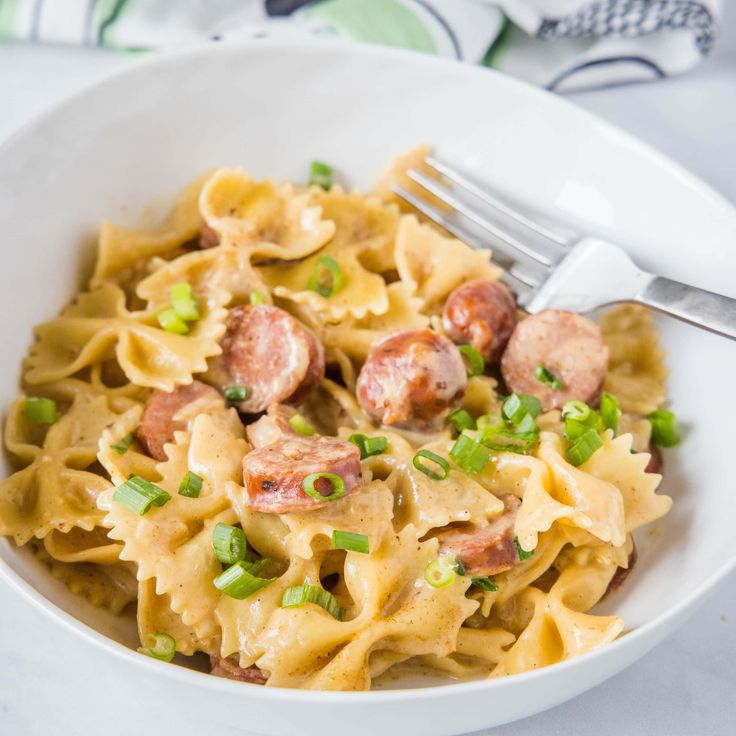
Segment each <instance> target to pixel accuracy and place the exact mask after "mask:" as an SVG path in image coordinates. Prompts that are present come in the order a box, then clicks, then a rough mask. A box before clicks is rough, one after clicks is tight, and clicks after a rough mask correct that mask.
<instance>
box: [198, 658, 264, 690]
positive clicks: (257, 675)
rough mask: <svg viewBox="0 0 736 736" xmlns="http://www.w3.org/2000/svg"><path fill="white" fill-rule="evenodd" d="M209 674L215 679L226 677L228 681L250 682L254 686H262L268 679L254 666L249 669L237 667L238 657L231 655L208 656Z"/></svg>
mask: <svg viewBox="0 0 736 736" xmlns="http://www.w3.org/2000/svg"><path fill="white" fill-rule="evenodd" d="M210 665H211V666H212V669H211V670H210V674H213V675H215V676H216V677H227V679H228V680H239V681H240V682H252V683H254V684H255V685H264V684H265V683H266V680H267V679H268V678H267V677H266V675H265V674H264V672H263V670H262V669H261V668H260V667H256V665H252V666H250V667H240V666H238V657H237V655H236V654H231V655H230V656H229V657H218V656H217V655H216V654H211V655H210Z"/></svg>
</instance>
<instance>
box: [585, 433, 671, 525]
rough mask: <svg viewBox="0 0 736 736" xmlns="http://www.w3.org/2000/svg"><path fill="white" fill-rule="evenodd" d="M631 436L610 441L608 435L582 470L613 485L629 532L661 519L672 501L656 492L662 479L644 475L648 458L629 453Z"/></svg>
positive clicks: (606, 434) (645, 455) (623, 436)
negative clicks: (619, 498)
mask: <svg viewBox="0 0 736 736" xmlns="http://www.w3.org/2000/svg"><path fill="white" fill-rule="evenodd" d="M631 444H632V437H631V435H630V434H623V435H620V436H619V437H616V438H615V439H613V438H612V437H611V435H610V433H609V432H606V433H605V435H604V437H603V447H601V449H600V450H598V451H597V452H594V453H593V455H592V456H591V458H590V459H589V460H588V461H587V462H586V463H585V464H583V465H581V468H582V469H583V470H584V471H585V472H586V473H590V475H592V476H594V477H596V478H600V479H601V480H603V481H607V482H608V483H612V484H613V485H614V486H616V488H618V489H619V491H620V492H621V495H622V496H623V501H624V515H625V517H626V531H628V532H631V531H633V530H634V529H638V528H639V527H640V526H644V525H645V524H649V523H651V522H652V521H654V520H655V519H659V518H660V517H662V516H664V515H665V514H666V513H667V512H668V511H669V510H670V509H671V508H672V499H671V498H670V497H669V496H663V495H659V494H657V493H656V490H657V487H658V486H659V484H660V482H661V480H662V478H661V476H659V475H655V474H653V473H647V472H645V468H646V466H647V463H648V462H649V455H648V454H647V453H644V452H641V453H632V452H631Z"/></svg>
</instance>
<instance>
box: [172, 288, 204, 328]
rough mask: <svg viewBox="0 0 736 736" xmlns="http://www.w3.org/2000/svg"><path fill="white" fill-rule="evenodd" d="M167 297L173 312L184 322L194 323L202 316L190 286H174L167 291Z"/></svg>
mask: <svg viewBox="0 0 736 736" xmlns="http://www.w3.org/2000/svg"><path fill="white" fill-rule="evenodd" d="M169 297H170V298H171V306H172V307H173V308H174V311H175V312H176V314H177V315H178V316H179V317H181V318H182V319H183V320H184V321H185V322H196V321H197V320H198V319H199V318H200V317H201V316H202V315H201V314H200V312H199V305H198V304H197V300H196V299H195V298H194V292H193V291H192V285H191V284H187V283H182V284H174V285H173V286H172V287H171V288H170V289H169Z"/></svg>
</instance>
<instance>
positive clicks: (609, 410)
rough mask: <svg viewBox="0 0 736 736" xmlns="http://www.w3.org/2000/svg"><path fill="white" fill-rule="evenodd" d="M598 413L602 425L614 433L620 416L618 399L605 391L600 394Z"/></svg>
mask: <svg viewBox="0 0 736 736" xmlns="http://www.w3.org/2000/svg"><path fill="white" fill-rule="evenodd" d="M600 414H601V420H602V421H603V426H604V427H605V428H606V429H611V430H613V434H614V435H615V434H616V432H617V431H618V418H619V417H620V416H621V409H620V408H619V405H618V399H617V398H616V397H615V396H612V395H611V394H609V393H606V392H605V391H604V392H603V393H602V394H601V405H600Z"/></svg>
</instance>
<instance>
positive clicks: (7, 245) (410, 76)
mask: <svg viewBox="0 0 736 736" xmlns="http://www.w3.org/2000/svg"><path fill="white" fill-rule="evenodd" d="M418 142H429V143H433V144H435V145H436V147H437V149H438V151H439V152H440V153H441V155H442V156H444V157H446V158H447V159H448V160H450V161H454V162H455V163H457V164H458V165H460V166H462V167H463V168H465V169H468V170H470V171H472V172H474V173H475V174H476V175H477V176H478V177H479V178H481V179H486V180H488V181H489V182H490V183H492V184H493V185H495V186H497V187H500V188H502V189H503V190H505V191H506V192H508V193H510V194H511V195H514V196H516V197H518V198H520V199H523V200H525V201H527V202H529V203H530V204H532V205H534V206H537V207H539V208H540V209H543V210H545V211H547V212H549V213H550V214H555V215H557V216H559V217H561V218H563V219H566V220H569V221H570V222H572V223H574V224H576V225H577V226H578V227H579V228H580V229H584V230H587V231H588V232H589V233H591V234H600V235H605V236H608V237H610V238H612V239H615V240H618V241H620V242H621V243H623V244H625V245H626V246H627V247H628V248H629V249H630V251H631V253H632V255H633V256H634V257H635V259H636V260H637V261H638V262H639V263H640V264H641V265H642V266H644V267H645V268H647V269H650V270H653V271H656V272H659V273H662V274H664V275H666V276H670V277H673V278H678V279H680V280H684V281H690V282H692V283H694V284H696V285H699V286H703V287H705V288H708V289H711V290H714V291H720V292H723V293H727V294H728V293H730V294H733V293H734V287H733V274H734V273H736V248H735V247H734V245H735V244H736V213H735V212H734V210H733V209H732V208H731V207H730V205H728V204H727V203H726V202H725V201H724V200H723V199H721V198H720V197H719V196H718V195H717V194H715V193H714V192H713V191H712V190H710V189H708V187H706V186H705V185H704V184H702V183H701V182H700V181H698V180H697V179H695V178H694V177H692V176H690V175H689V174H688V173H686V172H685V171H683V170H682V169H680V168H679V167H678V166H676V165H674V164H673V163H671V162H669V161H668V160H666V159H665V158H663V157H662V156H660V155H659V154H657V153H655V152H653V151H652V150H651V149H649V148H647V147H646V146H644V145H642V144H641V143H639V142H637V141H636V140H634V139H632V138H631V137H629V136H627V135H625V134H624V133H621V132H620V131H618V130H616V129H615V128H612V127H611V126H610V125H608V124H606V123H603V122H601V121H600V120H598V119H597V118H595V117H592V116H590V115H588V114H586V113H584V112H581V111H580V110H578V109H577V108H575V107H573V106H572V105H570V104H568V103H567V102H564V101H563V100H560V99H559V98H556V97H553V96H551V95H548V94H546V93H544V92H541V91H539V90H537V89H534V88H531V87H529V86H526V85H524V84H521V83H519V82H517V81H514V80H512V79H509V78H507V77H504V76H502V75H499V74H496V73H494V72H491V71H488V70H482V69H477V68H471V67H468V66H461V65H458V64H454V63H449V62H443V61H440V60H437V59H434V58H430V57H425V56H420V55H413V54H409V53H405V52H399V51H389V50H385V49H378V48H370V47H355V46H346V45H342V44H338V43H324V44H321V45H318V44H311V43H308V44H303V45H293V44H289V45H285V44H283V43H272V42H263V41H259V42H254V43H251V44H248V45H245V46H238V47H228V46H224V47H212V48H208V49H206V50H201V51H196V52H190V53H186V54H182V55H176V56H169V57H163V58H158V59H155V60H154V61H152V62H151V63H148V64H146V65H143V66H140V67H137V68H134V69H132V70H129V71H126V72H124V73H122V74H119V75H117V76H115V77H113V78H112V79H110V80H108V81H106V82H104V83H103V84H101V85H98V86H96V87H93V88H92V89H90V90H88V91H86V92H84V93H82V94H80V95H78V96H76V97H74V98H72V99H70V100H69V101H68V102H66V103H64V104H62V105H61V106H60V107H58V108H56V109H55V110H54V111H52V112H51V113H49V114H48V115H46V116H45V117H43V118H42V119H40V120H38V121H37V122H35V123H34V124H32V125H30V126H28V127H26V128H25V129H24V130H22V131H21V132H20V133H18V134H17V135H15V136H14V137H13V138H11V139H10V140H9V141H8V142H7V143H6V144H5V145H4V146H2V148H0V232H2V233H3V268H2V271H1V272H0V311H1V313H2V314H4V315H5V319H4V328H3V361H2V365H1V366H0V402H1V403H2V406H4V407H5V406H7V405H8V403H9V402H10V401H11V399H12V397H13V395H14V393H15V391H16V384H17V378H18V366H19V364H20V360H21V357H22V356H23V354H24V353H25V351H26V349H27V347H28V344H29V342H30V339H31V327H32V325H33V324H35V323H37V322H40V321H42V320H45V319H48V318H49V317H50V316H52V315H53V314H55V313H56V312H57V311H58V310H59V308H60V307H61V306H62V305H63V304H64V303H65V302H66V301H67V300H68V299H69V298H70V297H71V296H72V294H73V293H74V291H75V290H76V289H77V287H78V285H79V282H78V277H79V274H80V269H81V267H82V266H83V265H86V264H87V263H88V260H87V259H88V256H89V253H90V248H89V247H88V246H89V244H90V243H91V242H92V241H93V238H94V234H95V231H96V228H97V225H98V223H99V221H100V219H102V218H103V217H109V218H111V219H113V220H114V221H116V222H120V223H128V224H135V222H136V220H137V218H138V217H139V214H140V212H141V211H142V210H144V209H146V208H149V209H150V205H151V203H152V202H153V203H155V204H156V205H157V207H158V209H157V212H159V213H162V212H163V211H164V209H165V207H166V205H167V204H168V202H170V200H171V198H172V197H173V195H174V193H175V192H176V191H177V190H178V189H179V188H180V187H181V186H182V185H183V184H184V183H186V182H187V181H189V180H190V179H192V178H194V177H195V176H196V175H198V174H200V173H201V172H202V171H203V170H206V169H208V168H211V167H214V166H218V165H242V166H244V167H245V168H246V169H247V170H248V171H249V172H251V173H252V174H254V175H256V176H272V177H277V178H291V179H295V180H300V179H303V178H304V177H305V175H306V172H307V170H308V165H309V162H310V161H311V160H312V159H314V158H320V159H323V160H325V161H330V162H333V163H334V164H335V165H336V167H337V168H338V169H339V170H340V172H344V173H345V174H347V175H349V177H350V180H351V181H352V182H353V183H354V184H355V185H357V186H361V187H365V186H368V185H369V183H370V182H371V181H372V180H373V179H374V177H375V176H376V174H377V173H378V172H379V169H380V168H381V167H382V166H383V165H385V163H387V162H388V161H389V160H390V159H391V157H392V156H394V155H395V154H398V153H401V152H403V151H404V150H406V149H408V148H410V147H412V146H414V145H415V144H417V143H418ZM661 327H662V328H663V332H664V343H665V346H666V348H667V350H668V356H669V357H668V363H669V365H670V367H671V369H672V375H671V379H670V393H671V396H672V400H673V406H674V408H675V410H676V411H677V412H678V414H679V416H680V417H681V419H682V422H683V425H684V430H685V431H684V442H683V443H682V445H681V446H680V447H679V448H678V449H677V450H676V451H674V452H668V453H667V457H666V463H667V479H666V483H665V490H666V491H667V492H668V493H670V494H671V495H673V496H674V498H675V507H674V510H673V511H672V513H671V514H670V515H669V516H667V517H666V518H665V519H663V520H662V521H661V522H660V523H658V524H656V525H654V526H653V527H652V528H649V529H645V530H642V532H641V533H640V534H639V535H638V536H637V542H638V544H639V549H640V559H639V563H638V565H637V567H636V569H635V570H634V572H633V574H632V575H631V576H630V578H629V580H628V581H627V584H626V585H625V586H624V587H623V588H622V589H621V590H620V591H619V592H618V593H617V594H616V595H615V596H612V597H611V598H610V600H606V602H605V605H604V606H602V610H603V611H604V612H608V611H616V612H618V613H620V614H621V615H622V616H623V617H624V619H625V620H626V623H627V631H628V632H629V633H627V634H626V635H625V636H623V637H622V638H621V639H619V640H618V641H616V642H615V643H613V644H612V645H610V646H608V647H605V648H603V649H600V650H598V651H596V652H593V653H591V654H588V655H586V656H584V657H581V658H579V659H576V660H572V661H568V662H565V663H563V664H560V665H556V666H553V667H549V668H546V669H542V670H538V671H535V672H530V673H527V674H523V675H517V676H514V677H509V678H506V679H502V680H492V681H480V682H471V683H455V684H449V685H443V686H440V687H435V688H432V689H426V688H423V689H409V690H407V689H403V690H393V691H379V692H371V693H320V692H300V691H293V690H277V689H271V688H260V687H256V686H249V685H244V684H242V683H237V682H230V681H227V680H222V679H218V678H213V677H208V676H205V675H203V674H199V673H196V672H192V671H190V670H188V669H185V668H182V667H176V666H172V665H164V664H161V663H158V662H155V661H152V660H150V659H148V658H145V657H142V656H140V655H137V654H135V653H134V652H131V651H130V650H129V649H127V648H126V647H125V646H122V645H121V644H120V643H118V642H122V643H125V644H128V645H133V646H135V641H134V632H133V630H132V628H131V626H130V624H129V622H126V621H125V620H120V619H114V618H113V617H111V616H108V615H106V614H104V613H101V612H99V611H97V610H95V609H93V608H91V607H90V606H88V605H87V604H86V603H85V602H84V601H82V600H81V599H80V598H77V597H76V596H72V595H71V594H69V593H68V592H67V591H66V589H65V588H64V587H63V585H61V584H60V583H59V582H58V581H56V580H53V579H52V578H51V577H50V575H49V574H48V573H47V572H46V570H45V569H44V568H43V567H41V566H39V565H38V564H36V563H35V562H34V561H33V560H32V559H31V557H30V555H28V554H26V553H25V551H24V550H18V549H16V548H15V547H14V546H12V545H11V544H9V543H8V542H7V540H2V542H1V543H0V558H1V559H2V563H1V564H0V570H2V572H3V573H4V575H5V577H6V578H7V580H8V581H10V583H12V584H13V585H15V586H16V587H17V588H18V590H20V591H22V592H23V593H24V594H25V595H27V596H28V597H29V598H31V599H32V600H33V601H34V602H35V603H36V604H37V605H38V606H40V607H41V608H42V609H43V610H45V611H46V612H47V613H49V614H50V615H51V616H53V617H54V618H55V619H56V620H57V621H59V622H60V623H63V624H65V625H66V626H68V627H69V628H71V629H72V630H74V631H75V632H77V633H79V634H80V635H83V636H85V637H87V638H88V639H91V640H92V641H94V642H96V643H97V644H98V645H99V648H100V656H106V655H105V654H104V653H103V651H104V652H108V653H112V654H115V655H117V656H118V657H120V660H121V672H120V676H121V677H129V676H130V677H135V678H137V679H139V680H140V681H141V686H142V687H145V685H146V683H149V684H150V686H151V688H152V689H154V690H155V691H156V692H157V693H159V696H160V695H161V694H163V695H165V696H166V697H171V698H175V699H176V700H177V701H178V702H187V703H188V704H189V708H190V709H196V710H197V711H198V712H200V715H203V716H204V717H206V718H208V720H209V721H210V722H212V723H213V724H214V723H217V722H227V723H228V724H230V725H233V726H235V725H239V726H241V727H243V726H247V728H249V729H252V730H255V731H258V732H263V733H268V734H288V735H289V736H292V735H293V734H294V733H300V734H305V735H309V734H320V736H332V735H333V734H334V735H337V734H344V733H346V732H349V733H351V734H352V736H362V735H363V734H375V733H386V734H395V733H412V734H415V733H416V734H427V735H435V734H436V735H441V734H456V733H460V732H464V731H471V730H476V729H479V728H483V727H487V726H492V725H496V724H500V723H504V722H507V721H510V720H513V719H516V718H521V717H523V716H528V715H531V714H532V713H535V712H538V711H540V710H543V709H545V708H548V707H550V706H552V705H555V704H557V703H560V702H562V701H563V700H566V699H568V698H571V697H573V696H574V695H576V694H578V693H580V692H582V691H583V690H585V689H587V688H590V687H592V686H594V685H596V684H597V683H599V682H601V681H603V680H604V679H606V678H607V677H610V676H611V675H613V674H614V673H616V672H618V671H619V670H621V669H623V668H624V667H625V666H627V665H628V664H630V663H631V662H633V661H634V660H635V659H637V658H638V657H640V656H642V655H643V654H644V653H645V652H647V651H648V650H649V649H650V648H651V647H653V646H654V645H655V644H657V643H658V642H659V641H661V640H662V639H663V638H664V637H665V636H666V635H667V634H668V633H669V632H671V631H672V630H673V629H674V628H675V627H676V626H678V625H679V624H680V623H681V622H682V621H683V620H684V619H685V617H686V616H687V615H688V614H690V613H691V612H692V611H693V610H694V609H695V607H696V605H697V604H698V603H699V602H700V601H702V600H703V597H704V596H705V595H706V593H707V592H708V591H709V590H711V589H712V588H713V586H714V585H715V584H716V582H717V581H718V580H719V579H721V578H723V577H724V576H725V574H726V573H727V572H728V571H729V570H730V569H731V568H733V567H734V566H735V565H736V547H735V546H734V543H733V512H734V508H735V507H736V501H735V500H734V498H735V497H734V493H733V482H732V477H731V472H730V468H731V466H732V459H731V456H730V455H731V453H732V451H733V450H732V442H731V438H730V435H731V430H730V422H731V421H732V418H733V417H734V416H736V392H734V391H732V390H731V388H730V387H731V383H732V381H733V365H734V363H733V360H734V357H736V349H735V348H734V344H733V343H732V342H729V341H727V340H725V339H722V338H718V337H715V336H712V335H709V334H705V333H701V332H698V331H696V330H695V329H693V328H690V327H686V326H684V325H681V324H679V323H674V322H672V321H671V320H667V319H663V320H662V321H661ZM3 470H4V472H7V471H8V468H7V467H5V468H4V469H3ZM108 637H111V638H108ZM683 676H684V675H683Z"/></svg>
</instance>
